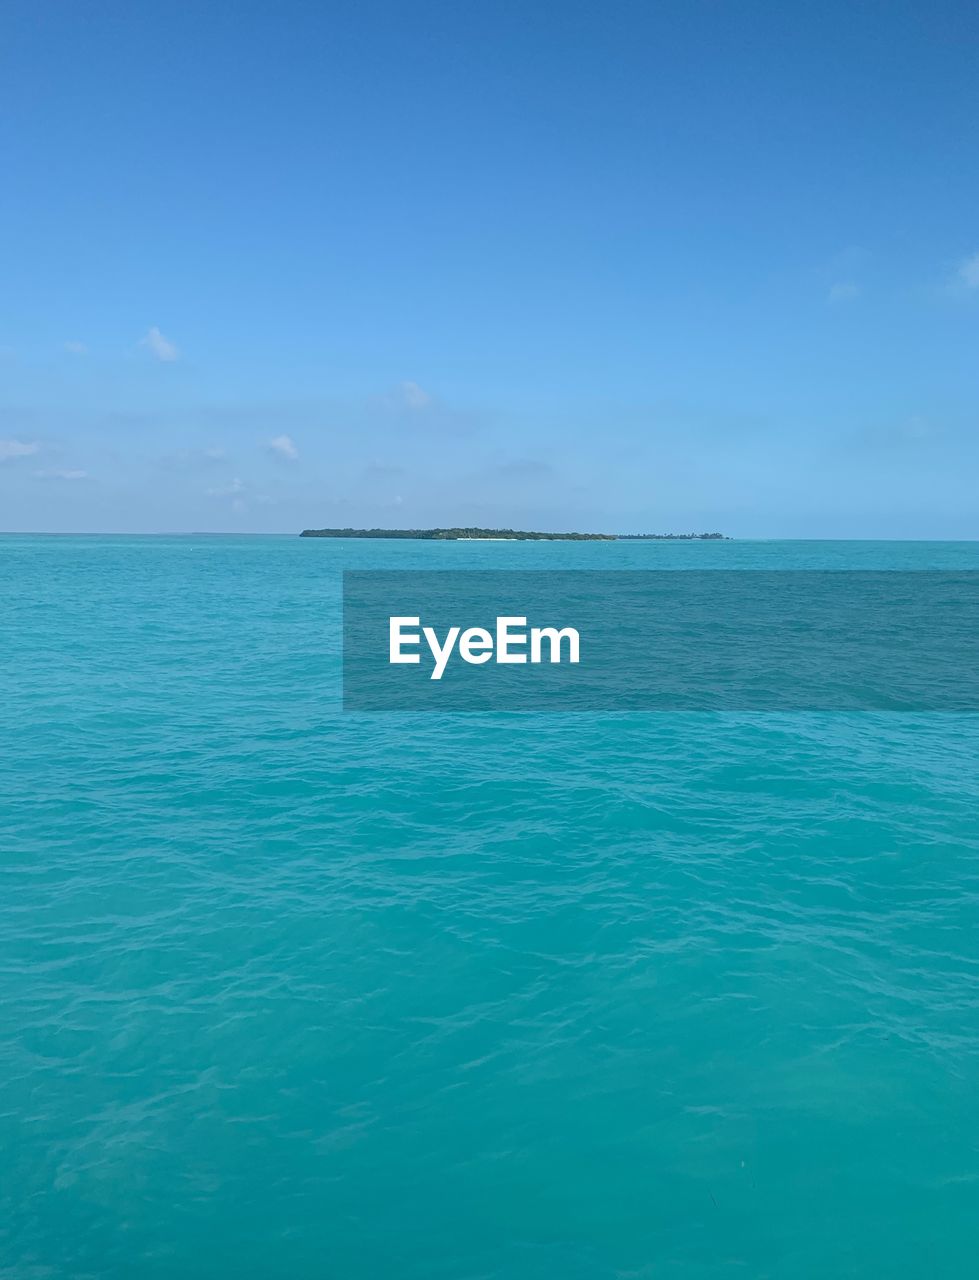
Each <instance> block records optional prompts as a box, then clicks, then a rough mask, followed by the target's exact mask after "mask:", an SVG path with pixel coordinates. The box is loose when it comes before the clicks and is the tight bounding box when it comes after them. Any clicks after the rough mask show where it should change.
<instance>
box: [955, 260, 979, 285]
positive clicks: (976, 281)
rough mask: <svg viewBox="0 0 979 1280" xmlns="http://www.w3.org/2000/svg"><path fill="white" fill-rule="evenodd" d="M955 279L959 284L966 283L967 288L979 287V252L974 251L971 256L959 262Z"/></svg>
mask: <svg viewBox="0 0 979 1280" xmlns="http://www.w3.org/2000/svg"><path fill="white" fill-rule="evenodd" d="M955 280H956V283H957V284H960V285H965V287H966V288H967V289H979V253H974V254H973V255H972V256H971V257H970V258H966V259H965V260H964V261H963V262H960V263H959V265H958V269H957V270H956V273H955Z"/></svg>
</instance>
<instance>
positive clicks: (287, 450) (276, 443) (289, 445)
mask: <svg viewBox="0 0 979 1280" xmlns="http://www.w3.org/2000/svg"><path fill="white" fill-rule="evenodd" d="M268 447H269V452H270V453H274V454H275V455H276V456H277V457H279V458H284V459H285V460H286V462H296V461H298V459H299V450H298V449H297V448H296V446H295V443H294V442H293V440H292V437H291V436H274V437H273V438H272V439H271V440H270V441H269V445H268Z"/></svg>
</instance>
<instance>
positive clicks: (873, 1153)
mask: <svg viewBox="0 0 979 1280" xmlns="http://www.w3.org/2000/svg"><path fill="white" fill-rule="evenodd" d="M344 568H359V569H365V568H379V569H406V568H414V569H421V568H427V569H431V568H452V569H464V568H481V569H487V568H492V569H596V568H597V569H608V570H614V569H632V570H642V569H673V570H676V571H678V572H682V571H684V570H688V569H691V568H697V569H705V568H710V569H724V568H732V569H734V568H737V569H804V568H823V569H901V570H922V569H979V544H975V543H900V542H886V543H884V542H881V543H875V542H852V543H851V542H763V541H759V542H747V541H730V542H690V543H684V542H648V543H645V542H644V543H635V542H617V543H599V542H596V543H588V542H586V543H562V542H556V543H531V542H526V543H510V542H494V543H491V544H481V543H478V542H464V543H463V542H459V543H431V542H429V543H426V542H394V541H334V540H327V539H322V540H321V539H300V538H298V537H292V536H289V537H285V536H283V537H238V536H204V535H201V536H180V537H172V536H159V537H151V536H146V537H129V536H112V537H96V536H77V537H75V536H71V537H69V536H44V537H40V536H26V535H23V536H20V535H10V536H5V537H3V538H2V539H0V1009H2V1017H0V1277H2V1280H55V1278H56V1280H62V1278H64V1280H177V1278H179V1280H198V1278H199V1280H205V1278H210V1280H225V1278H226V1277H227V1278H228V1280H280V1278H281V1280H305V1278H307V1277H308V1278H310V1280H313V1278H315V1280H320V1278H323V1280H557V1278H560V1280H714V1278H715V1277H717V1278H727V1277H732V1278H735V1277H736V1278H739V1280H740V1278H741V1277H744V1278H745V1280H765V1278H770V1280H817V1278H818V1280H842V1278H844V1277H860V1278H861V1280H863V1278H866V1280H871V1278H873V1280H878V1278H879V1280H922V1278H934V1280H959V1278H961V1280H966V1278H969V1280H972V1278H973V1277H975V1275H976V1265H977V1264H976V1243H977V1223H979V927H977V926H979V716H973V715H966V714H924V713H880V712H873V713H871V712H862V713H861V712H846V713H842V712H840V713H819V714H817V713H810V712H791V713H768V714H762V713H738V714H735V713H723V714H722V713H706V712H703V713H701V712H697V713H629V714H623V713H617V714H612V713H608V714H605V713H598V712H592V713H587V714H571V715H568V714H547V713H537V714H520V713H511V712H500V713H487V714H477V715H472V714H469V715H467V714H457V715H442V714H438V713H435V714H432V713H428V714H403V713H384V712H376V713H351V712H345V711H344V710H343V709H342V706H341V700H340V671H341V668H340V637H341V630H340V580H341V579H340V574H341V570H342V569H344Z"/></svg>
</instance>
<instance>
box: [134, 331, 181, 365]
mask: <svg viewBox="0 0 979 1280" xmlns="http://www.w3.org/2000/svg"><path fill="white" fill-rule="evenodd" d="M139 345H140V346H141V347H145V348H146V349H147V351H149V352H150V353H151V354H152V355H154V356H156V358H157V360H162V361H164V362H165V363H169V362H170V361H172V360H177V359H179V356H180V352H179V351H178V350H177V348H176V346H175V345H174V344H173V343H172V342H171V341H170V339H169V338H165V337H164V336H163V334H162V333H161V332H160V331H159V329H158V328H157V327H156V325H154V326H153V327H152V329H150V330H149V331H148V332H147V333H146V335H145V336H144V337H142V338H140V340H139Z"/></svg>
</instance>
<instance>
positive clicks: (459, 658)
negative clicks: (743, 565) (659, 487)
mask: <svg viewBox="0 0 979 1280" xmlns="http://www.w3.org/2000/svg"><path fill="white" fill-rule="evenodd" d="M343 579H344V581H343V702H344V709H345V710H347V711H413V712H414V711H442V712H444V711H538V712H539V711H574V712H581V711H943V712H975V711H979V572H975V571H971V572H970V571H965V572H913V573H902V572H862V571H860V572H822V571H808V570H792V571H779V572H768V571H732V570H717V571H700V570H693V571H678V572H664V571H657V570H652V571H649V572H596V571H590V570H584V571H581V572H575V571H559V572H554V573H542V572H525V571H513V572H478V571H475V572H457V571H444V572H438V571H433V572H427V571H426V572H412V571H408V572H346V573H344V575H343Z"/></svg>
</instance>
